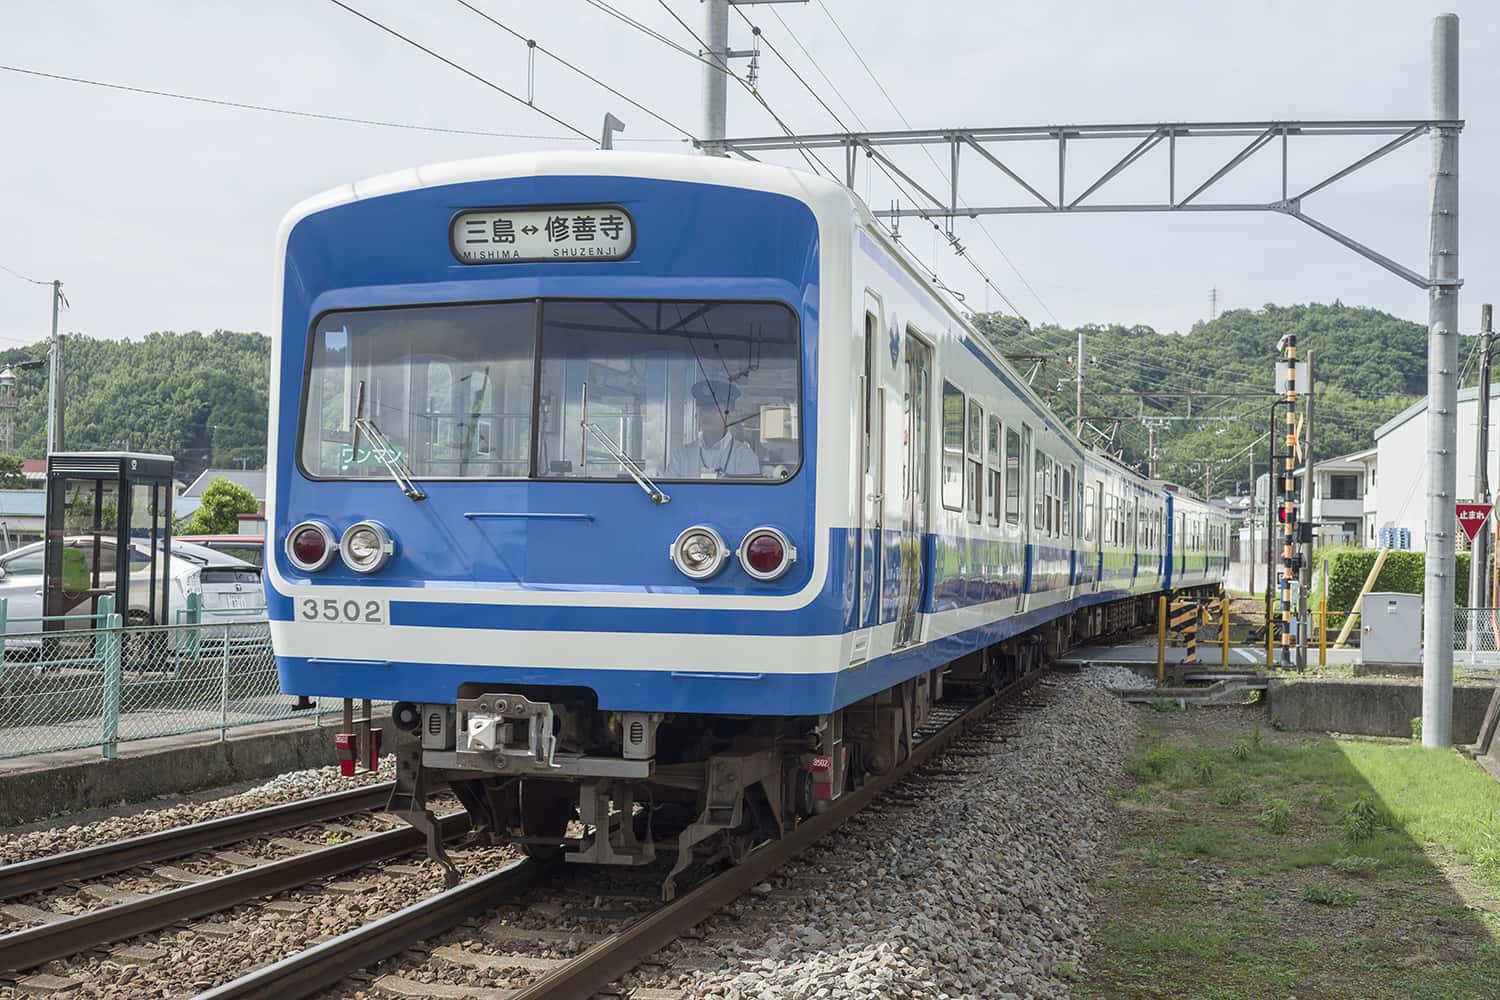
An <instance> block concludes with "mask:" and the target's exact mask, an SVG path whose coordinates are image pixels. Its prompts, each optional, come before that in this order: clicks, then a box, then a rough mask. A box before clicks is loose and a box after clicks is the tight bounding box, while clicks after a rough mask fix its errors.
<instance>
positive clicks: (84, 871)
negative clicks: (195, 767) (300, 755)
mask: <svg viewBox="0 0 1500 1000" xmlns="http://www.w3.org/2000/svg"><path fill="white" fill-rule="evenodd" d="M394 784H395V782H391V781H386V782H381V783H380V784H376V785H368V786H366V787H364V788H351V789H347V790H345V791H342V792H334V793H333V794H331V795H320V796H317V797H316V798H311V799H302V800H300V801H298V802H287V803H283V804H282V805H276V806H267V807H265V808H263V809H256V810H253V811H251V812H247V813H241V814H239V815H236V816H221V817H219V818H218V819H210V820H205V821H203V822H201V823H193V824H191V825H189V826H180V827H176V828H174V829H171V830H159V831H157V832H155V833H147V834H142V835H141V836H138V837H127V838H126V839H124V840H116V841H113V842H111V843H108V844H98V845H96V846H94V847H83V848H80V849H78V850H76V851H68V852H66V853H64V854H54V855H51V856H49V857H44V858H33V859H32V860H29V861H18V862H16V863H15V864H11V865H3V866H0V900H5V899H14V898H16V897H17V896H24V895H26V894H27V893H32V892H41V891H43V890H45V889H52V888H55V887H56V886H59V885H62V884H63V883H64V882H72V881H75V880H77V879H83V878H95V877H97V876H100V875H111V874H114V873H115V872H121V871H124V870H125V869H127V868H134V867H135V866H136V865H142V864H147V863H149V862H152V861H165V860H167V859H168V858H178V857H182V856H183V855H185V854H192V853H193V852H194V851H201V850H204V849H205V848H209V847H219V846H221V845H223V844H230V843H234V842H235V841H237V840H245V839H248V838H250V837H255V836H259V835H260V834H264V833H273V832H276V831H280V830H288V829H291V828H292V827H296V826H302V825H303V824H305V823H317V822H321V821H322V820H328V819H335V818H337V817H339V816H348V815H350V814H352V813H358V812H366V811H368V810H371V809H378V808H380V807H381V806H383V805H384V804H385V803H386V801H387V800H388V799H389V798H390V794H391V788H392V787H393V786H394Z"/></svg>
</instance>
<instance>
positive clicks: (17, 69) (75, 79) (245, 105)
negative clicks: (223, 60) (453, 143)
mask: <svg viewBox="0 0 1500 1000" xmlns="http://www.w3.org/2000/svg"><path fill="white" fill-rule="evenodd" d="M0 70H4V71H5V72H7V73H19V74H23V75H25V76H34V77H39V78H42V79H46V80H58V81H61V82H65V83H76V84H81V85H83V86H87V87H99V88H102V89H105V90H116V91H121V92H124V93H130V94H144V95H148V96H150V97H165V98H170V99H172V100H174V101H188V102H191V103H193V104H207V105H212V106H215V107H221V108H234V109H237V110H240V111H262V112H266V113H269V114H277V115H288V116H291V117H294V118H309V119H314V120H318V121H331V122H341V123H344V124H347V125H371V126H377V127H380V128H394V129H404V130H407V131H411V132H435V133H439V134H443V135H472V136H483V137H485V138H493V139H542V140H554V141H567V142H577V141H578V138H577V137H576V136H571V135H528V134H524V133H518V132H493V131H489V130H487V129H468V128H446V127H444V126H440V125H422V124H418V123H415V122H397V121H388V120H385V119H380V118H359V117H355V116H351V115H335V114H327V113H324V112H319V111H304V110H300V109H297V108H282V107H276V106H274V105H269V104H253V103H249V102H245V101H229V100H224V99H221V98H217V97H204V96H201V95H198V94H184V93H180V92H177V91H171V90H154V89H152V88H150V87H136V86H131V85H129V84H124V83H112V82H109V81H107V80H91V79H89V78H87V77H81V76H69V75H67V74H64V73H47V72H43V71H42V70H38V69H29V68H27V67H24V66H6V65H0ZM583 138H585V139H590V137H589V136H584V137H583ZM590 141H592V140H591V139H590ZM672 141H676V140H672Z"/></svg>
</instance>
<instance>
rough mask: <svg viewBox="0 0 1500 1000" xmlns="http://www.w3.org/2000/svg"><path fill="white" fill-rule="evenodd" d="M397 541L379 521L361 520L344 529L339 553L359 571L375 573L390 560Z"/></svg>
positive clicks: (346, 562) (351, 566) (350, 566)
mask: <svg viewBox="0 0 1500 1000" xmlns="http://www.w3.org/2000/svg"><path fill="white" fill-rule="evenodd" d="M395 551H396V543H395V542H394V541H393V540H392V539H391V533H390V532H389V531H386V530H385V525H383V524H381V523H380V522H379V521H360V522H358V523H357V524H351V525H349V527H348V528H346V529H345V530H344V537H343V539H342V540H341V541H340V542H339V554H340V555H342V556H343V557H344V562H345V564H347V565H348V567H349V568H350V569H352V570H354V571H355V572H357V573H373V572H375V571H376V570H378V569H380V568H381V567H382V566H384V565H385V564H386V563H388V562H390V560H391V555H392V554H393V553H394V552H395Z"/></svg>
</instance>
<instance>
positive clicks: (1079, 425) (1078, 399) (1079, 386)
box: [1073, 328, 1083, 438]
mask: <svg viewBox="0 0 1500 1000" xmlns="http://www.w3.org/2000/svg"><path fill="white" fill-rule="evenodd" d="M1073 395H1074V405H1075V409H1074V412H1075V413H1076V414H1077V417H1076V418H1075V419H1074V421H1073V436H1074V437H1076V438H1082V437H1083V330H1082V328H1080V329H1079V331H1078V374H1077V383H1076V385H1075V387H1074V390H1073Z"/></svg>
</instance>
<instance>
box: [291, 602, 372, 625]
mask: <svg viewBox="0 0 1500 1000" xmlns="http://www.w3.org/2000/svg"><path fill="white" fill-rule="evenodd" d="M301 616H302V620H303V621H308V622H340V623H343V624H367V623H368V624H372V625H379V624H382V623H383V622H384V621H385V602H384V601H356V600H352V599H351V600H347V601H339V600H335V599H334V598H332V597H325V598H323V599H322V600H319V599H318V598H316V597H304V598H302V611H301Z"/></svg>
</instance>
